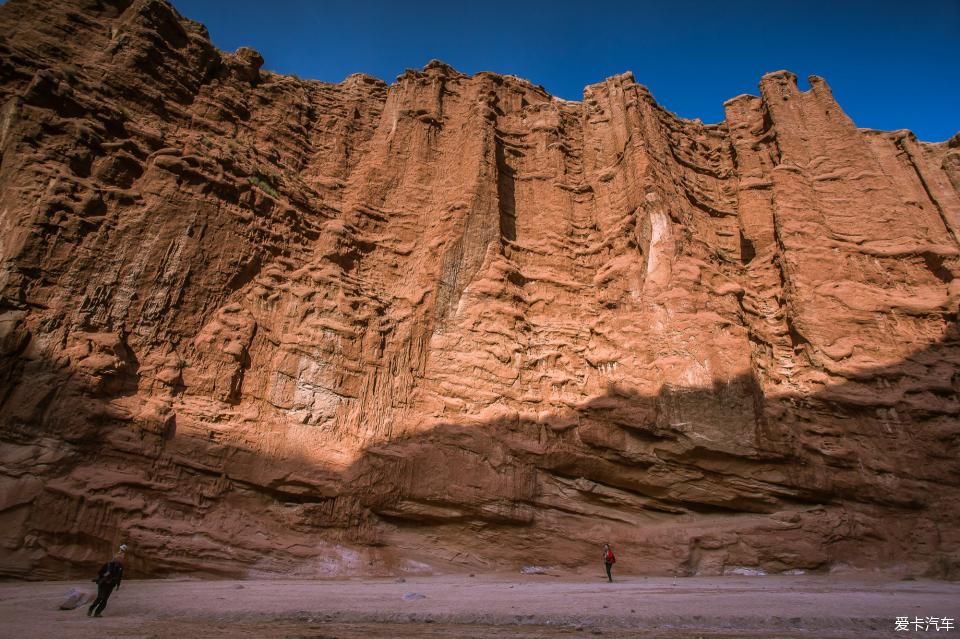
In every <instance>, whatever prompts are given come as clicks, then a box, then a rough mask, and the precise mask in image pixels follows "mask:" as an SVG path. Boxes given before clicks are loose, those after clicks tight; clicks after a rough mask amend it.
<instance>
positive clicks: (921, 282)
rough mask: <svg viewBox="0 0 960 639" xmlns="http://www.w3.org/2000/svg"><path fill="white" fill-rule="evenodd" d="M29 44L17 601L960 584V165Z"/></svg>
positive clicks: (908, 138)
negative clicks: (147, 578) (357, 590)
mask: <svg viewBox="0 0 960 639" xmlns="http://www.w3.org/2000/svg"><path fill="white" fill-rule="evenodd" d="M0 34H2V35H0V105H2V106H0V153H2V162H0V441H2V447H0V451H2V452H0V574H2V575H4V576H9V577H24V578H32V579H37V578H56V577H63V576H67V575H70V574H78V573H80V572H82V571H83V570H86V569H88V568H89V567H90V566H91V565H93V564H95V563H98V562H100V561H102V559H103V557H104V555H105V554H106V553H108V552H109V551H110V549H111V548H115V547H116V545H117V544H119V543H120V542H125V543H127V544H129V545H130V557H129V560H128V563H129V568H128V569H129V571H130V573H131V574H138V575H165V574H174V573H184V572H190V573H195V574H216V575H235V576H244V575H248V576H253V575H260V574H286V575H325V574H329V575H345V574H385V573H398V572H404V571H407V572H425V571H441V572H442V571H451V570H465V571H467V570H475V569H482V570H497V569H511V570H513V569H518V568H519V567H521V566H525V565H530V566H545V567H558V568H561V569H575V568H577V567H581V566H589V567H590V568H592V569H594V570H595V571H596V570H599V569H598V568H597V566H596V564H598V563H599V560H598V557H599V555H598V553H599V545H598V544H600V543H602V542H604V541H610V542H612V543H614V544H615V546H616V548H617V549H618V551H619V559H620V561H619V562H618V564H617V565H618V568H619V567H622V568H623V569H624V570H625V571H628V572H629V571H634V572H645V573H668V574H669V573H674V572H676V573H680V574H697V573H699V574H722V573H725V572H726V573H729V572H738V571H743V570H745V569H750V570H763V571H766V572H777V571H790V570H826V569H830V568H832V567H835V566H836V565H838V564H846V565H853V566H861V567H881V568H888V567H896V566H909V567H910V570H917V571H920V570H932V571H933V572H932V573H931V574H940V573H943V572H944V571H947V572H949V570H950V569H951V566H955V565H956V562H957V561H958V552H960V550H958V549H960V525H958V524H960V461H958V459H960V455H958V453H960V450H958V448H960V446H958V442H960V419H958V413H960V397H958V393H960V334H958V327H957V314H958V302H960V257H958V254H960V243H958V233H960V196H958V188H960V138H958V137H956V136H955V137H954V138H953V139H951V140H950V141H948V142H944V143H939V144H930V143H924V142H919V141H917V139H916V138H915V137H914V136H913V135H912V134H911V133H910V132H908V131H896V132H880V131H870V130H863V129H858V128H857V127H856V126H855V125H854V123H853V122H851V120H850V119H849V118H848V117H847V116H846V115H845V114H844V113H843V111H842V110H841V109H840V107H839V106H838V105H837V103H836V102H835V101H834V99H833V97H832V96H831V93H830V89H829V88H828V86H827V84H826V83H825V82H824V81H823V80H821V79H819V78H816V77H813V78H811V79H810V89H809V90H807V91H802V90H800V89H799V88H798V86H797V82H796V78H795V76H794V75H793V74H791V73H789V72H786V71H778V72H775V73H771V74H768V75H766V76H764V77H763V78H762V79H761V81H760V97H755V96H747V95H744V96H739V97H737V98H734V99H732V100H730V101H729V102H727V103H726V105H725V106H726V119H725V120H724V121H723V122H721V123H719V124H712V125H707V124H702V123H701V122H699V121H689V120H684V119H681V118H678V117H676V116H675V115H673V114H671V113H670V112H669V111H667V110H665V109H664V108H662V107H661V106H659V105H658V104H657V103H656V102H655V101H654V99H653V97H652V96H651V94H650V92H649V91H648V90H647V89H645V88H644V87H643V86H641V85H639V84H637V83H636V82H635V81H634V78H633V77H632V76H631V75H630V74H624V75H620V76H616V77H612V78H609V79H607V80H605V81H603V82H600V83H598V84H594V85H591V86H589V87H587V88H586V89H585V91H584V95H583V100H582V101H581V102H571V101H566V100H560V99H557V98H555V97H552V96H550V95H549V94H547V93H546V92H545V91H544V90H543V89H542V88H540V87H537V86H534V85H532V84H530V83H528V82H526V81H524V80H520V79H518V78H515V77H512V76H502V75H497V74H494V73H478V74H476V75H473V76H468V75H464V74H462V73H458V72H457V71H455V70H454V69H452V68H450V67H449V66H447V65H445V64H442V63H439V62H431V63H429V64H428V65H427V66H426V67H425V68H424V69H423V70H421V71H407V72H406V73H404V74H403V75H401V76H400V77H399V78H397V80H396V82H395V83H393V84H391V85H389V86H388V85H387V84H385V83H383V82H381V81H380V80H377V79H374V78H371V77H368V76H363V75H354V76H350V77H349V78H347V79H346V80H344V81H343V82H341V83H339V84H326V83H322V82H316V81H310V80H301V79H298V78H295V77H285V76H282V75H277V74H274V73H269V72H266V71H263V70H261V65H262V62H263V60H262V58H261V57H260V55H259V54H257V53H256V52H255V51H253V50H250V49H240V50H238V51H237V52H236V53H234V54H227V53H222V52H220V51H218V50H217V49H216V48H214V47H213V45H212V44H211V43H210V40H209V38H208V36H207V32H206V30H205V29H204V28H203V27H202V26H200V25H198V24H195V23H193V22H190V21H188V20H186V19H184V18H182V17H181V16H179V15H178V14H177V12H176V11H175V10H174V9H173V8H172V7H171V6H170V5H169V4H167V3H165V2H163V1H160V0H136V1H135V2H132V3H130V2H125V1H123V0H117V1H113V2H109V1H107V2H93V1H92V0H85V1H82V2H72V1H67V0H63V1H62V2H61V1H53V0H10V2H8V3H6V4H5V5H3V6H2V7H0ZM938 571H939V573H938Z"/></svg>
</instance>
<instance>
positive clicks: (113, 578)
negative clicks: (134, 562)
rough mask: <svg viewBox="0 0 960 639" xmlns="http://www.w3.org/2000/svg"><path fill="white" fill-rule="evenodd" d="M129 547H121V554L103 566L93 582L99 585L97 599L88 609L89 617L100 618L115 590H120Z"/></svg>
mask: <svg viewBox="0 0 960 639" xmlns="http://www.w3.org/2000/svg"><path fill="white" fill-rule="evenodd" d="M126 550H127V547H126V546H125V545H123V546H120V552H118V553H117V554H116V555H114V557H113V559H111V560H110V561H108V562H107V563H105V564H103V566H101V567H100V571H99V572H98V573H97V577H96V578H95V579H94V580H93V581H95V582H96V584H97V598H96V599H94V600H93V603H92V604H90V607H89V608H88V609H87V616H88V617H90V616H91V615H92V616H94V617H99V616H100V615H101V613H102V612H103V609H104V608H106V607H107V599H109V598H110V594H111V593H112V592H113V590H114V588H116V589H117V590H120V582H121V581H123V557H124V554H125V553H126Z"/></svg>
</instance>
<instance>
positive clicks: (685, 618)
mask: <svg viewBox="0 0 960 639" xmlns="http://www.w3.org/2000/svg"><path fill="white" fill-rule="evenodd" d="M92 586H93V584H91V583H89V582H44V583H0V637H4V638H6V637H10V638H17V639H34V638H36V639H52V638H54V637H56V638H60V637H69V638H70V639H88V638H89V639H94V638H96V639H102V638H103V637H118V638H130V639H133V638H141V639H146V638H167V637H170V638H177V639H187V638H193V637H213V638H224V639H226V638H227V637H231V638H232V637H282V638H289V639H333V638H337V639H361V638H362V639H373V638H376V637H404V638H406V637H409V638H411V639H412V638H414V637H424V638H426V639H432V638H438V637H464V638H471V639H473V638H476V639H480V638H487V637H490V638H493V639H507V638H509V639H517V638H524V639H528V638H530V639H532V638H534V637H544V638H547V639H551V638H559V637H589V636H595V635H601V636H604V637H617V638H619V637H650V638H658V639H659V638H662V639H674V638H679V637H694V638H696V637H703V638H704V639H707V638H710V639H717V638H720V637H723V638H734V637H807V638H811V639H812V638H821V637H822V638H825V639H833V638H841V637H842V638H848V637H856V638H861V637H905V636H908V637H915V636H917V635H921V636H945V637H947V638H949V637H951V636H956V637H958V639H960V630H958V629H954V630H952V631H941V632H939V633H938V632H936V631H934V630H933V628H932V627H931V628H930V630H929V631H926V632H924V631H921V632H917V631H916V630H915V629H914V627H913V626H912V625H911V629H910V630H909V631H908V632H894V628H895V618H896V617H898V616H900V617H909V618H910V620H911V621H912V620H913V619H914V618H915V617H921V618H922V617H952V618H953V619H954V620H955V621H954V624H955V625H956V620H957V618H958V617H960V584H957V583H945V582H937V581H924V580H920V581H893V580H885V579H880V578H864V577H837V576H827V575H824V576H797V577H772V576H770V577H723V578H707V577H705V578H699V577H693V578H685V579H683V578H681V579H676V580H674V579H671V578H669V577H667V578H660V577H650V578H644V577H629V576H626V577H622V578H621V579H620V580H618V581H616V582H614V583H612V584H608V583H606V582H604V581H600V580H595V581H591V580H587V579H579V580H577V579H574V578H573V577H566V576H561V577H558V576H549V575H509V576H506V575H478V576H476V577H468V576H435V577H411V578H407V580H406V581H405V582H402V583H398V582H397V581H395V580H393V579H347V580H323V581H319V580H318V581H302V580H301V581H293V580H280V581H266V580H258V581H195V580H155V581H137V580H128V581H125V582H124V584H123V587H122V589H121V590H120V591H119V592H117V593H115V594H114V595H113V597H112V598H111V599H110V604H109V606H108V608H107V610H106V612H105V613H104V617H103V618H101V619H93V618H88V617H87V616H86V614H85V612H86V611H85V608H83V609H76V610H68V611H63V610H58V609H57V607H58V605H59V604H60V602H61V601H63V599H64V595H65V593H66V592H67V591H68V590H69V589H70V588H71V587H77V588H81V589H86V590H92ZM410 593H418V594H421V595H424V598H422V599H413V600H405V599H404V595H409V594H410Z"/></svg>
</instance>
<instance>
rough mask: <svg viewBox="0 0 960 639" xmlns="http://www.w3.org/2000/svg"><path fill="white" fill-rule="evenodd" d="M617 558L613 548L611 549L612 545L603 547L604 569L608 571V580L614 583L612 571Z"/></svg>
mask: <svg viewBox="0 0 960 639" xmlns="http://www.w3.org/2000/svg"><path fill="white" fill-rule="evenodd" d="M616 561H617V558H616V557H614V556H613V548H611V547H610V544H604V545H603V567H604V568H605V569H606V570H607V579H608V580H609V581H611V582H612V581H613V574H611V572H610V571H611V569H612V568H613V564H615V563H616Z"/></svg>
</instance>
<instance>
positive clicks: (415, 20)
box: [173, 0, 960, 141]
mask: <svg viewBox="0 0 960 639" xmlns="http://www.w3.org/2000/svg"><path fill="white" fill-rule="evenodd" d="M173 3H174V5H175V6H176V7H177V9H178V10H179V11H180V12H181V13H182V14H183V15H185V16H186V17H188V18H191V19H193V20H197V21H199V22H202V23H204V24H205V25H206V26H207V27H208V28H209V30H210V35H211V38H212V39H213V42H214V43H215V44H216V45H217V46H218V47H219V48H221V49H224V50H227V51H232V50H234V49H236V48H237V47H239V46H251V47H253V48H255V49H257V50H258V51H260V52H261V53H262V54H263V57H264V58H265V59H266V63H265V65H264V66H265V68H267V69H270V70H272V71H277V72H280V73H295V74H297V75H299V76H300V77H303V78H314V79H318V80H324V81H328V82H339V81H340V80H342V79H343V78H344V77H346V76H347V75H349V74H351V73H355V72H363V73H368V74H370V75H374V76H377V77H379V78H382V79H383V80H386V81H388V82H392V81H393V80H394V78H395V77H396V76H397V75H399V74H400V73H402V72H403V71H404V69H407V68H421V67H423V65H424V64H426V63H427V62H428V61H429V60H430V59H432V58H438V59H440V60H443V61H444V62H447V63H448V64H450V65H452V66H454V67H455V68H457V69H458V70H460V71H462V72H464V73H476V72H478V71H495V72H498V73H509V74H513V75H518V76H521V77H523V78H526V79H528V80H530V81H531V82H533V83H534V84H542V85H543V86H544V87H545V88H546V89H547V90H548V91H549V92H550V93H552V94H554V95H556V96H559V97H562V98H567V99H571V100H579V99H580V97H581V95H582V90H583V87H584V86H585V85H587V84H591V83H594V82H599V81H601V80H603V79H604V78H606V77H608V76H610V75H613V74H616V73H621V72H623V71H626V70H631V71H633V72H634V75H635V76H636V78H637V81H638V82H640V83H641V84H645V85H646V86H647V87H649V88H650V90H651V91H653V94H654V96H655V97H656V98H657V100H658V101H659V102H660V103H661V104H663V105H664V106H665V107H667V108H668V109H670V110H671V111H674V112H675V113H677V114H679V115H681V116H683V117H687V118H697V117H699V118H701V119H702V120H703V121H705V122H717V121H719V120H722V119H723V106H722V105H723V101H724V100H726V99H728V98H731V97H733V96H735V95H738V94H740V93H753V94H756V93H757V82H758V80H759V79H760V76H761V75H763V74H764V73H766V72H768V71H775V70H777V69H789V70H791V71H793V72H795V73H797V75H799V76H800V77H801V86H805V78H806V76H807V75H809V74H815V75H820V76H823V77H825V78H826V79H827V82H828V83H829V84H830V86H831V87H832V88H833V92H834V95H835V96H836V98H837V100H838V101H839V102H840V105H841V106H842V107H843V108H844V110H846V112H847V113H848V114H849V115H850V116H851V117H852V118H853V120H854V122H856V123H857V125H858V126H862V127H871V128H877V129H911V130H913V131H914V132H915V133H916V134H917V135H918V136H919V137H920V138H921V139H923V140H928V141H941V140H945V139H947V138H948V137H950V136H951V135H953V134H954V133H956V132H957V131H958V130H960V0H903V1H900V2H888V1H884V0H874V1H869V2H868V1H861V0H833V1H830V2H825V1H819V0H814V1H793V2H791V1H783V0H763V1H753V0H750V1H747V0H744V1H737V0H726V1H725V2H693V1H690V0H673V1H665V0H664V1H661V0H635V1H633V2H630V1H624V2H603V1H595V2H582V1H581V2H567V1H564V0H556V1H554V2H541V1H540V0H513V1H510V2H507V1H501V0H486V1H484V2H457V1H456V0H447V1H445V2H439V1H435V0H423V1H419V0H406V1H405V2H404V1H394V2H389V1H386V0H327V1H321V0H313V1H311V0H274V1H273V2H263V0H256V1H255V0H231V1H230V2H223V1H220V0H173Z"/></svg>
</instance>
